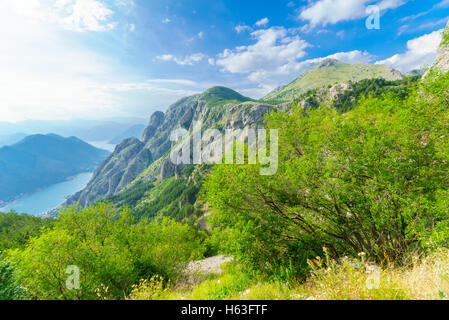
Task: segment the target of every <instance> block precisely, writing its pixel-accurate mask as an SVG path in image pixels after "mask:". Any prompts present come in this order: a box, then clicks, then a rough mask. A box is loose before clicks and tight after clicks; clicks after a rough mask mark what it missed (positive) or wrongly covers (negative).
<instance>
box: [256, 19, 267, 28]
mask: <svg viewBox="0 0 449 320" xmlns="http://www.w3.org/2000/svg"><path fill="white" fill-rule="evenodd" d="M269 22H270V20H269V19H268V18H263V19H260V20H259V21H257V22H256V26H258V27H264V26H266V25H267V24H268V23H269Z"/></svg>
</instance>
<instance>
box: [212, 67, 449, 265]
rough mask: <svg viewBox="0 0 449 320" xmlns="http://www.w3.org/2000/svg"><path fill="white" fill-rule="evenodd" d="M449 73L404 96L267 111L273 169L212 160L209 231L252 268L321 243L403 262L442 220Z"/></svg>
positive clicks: (339, 252) (447, 181)
mask: <svg viewBox="0 0 449 320" xmlns="http://www.w3.org/2000/svg"><path fill="white" fill-rule="evenodd" d="M448 79H449V75H448V74H445V75H434V76H433V77H432V78H428V79H427V80H426V81H425V82H424V83H422V84H420V85H419V86H415V87H414V88H413V90H412V91H411V93H410V94H409V95H408V97H407V98H405V99H404V98H403V96H402V95H396V94H394V93H389V94H386V95H383V96H382V97H380V98H373V97H369V98H364V99H361V101H360V102H359V103H358V105H357V107H356V108H355V109H354V110H352V111H351V112H348V113H346V114H340V113H337V112H336V111H334V110H331V109H329V108H327V107H325V106H322V107H321V108H319V109H316V110H309V111H307V114H306V115H305V116H304V110H303V109H302V108H300V107H298V106H296V107H293V108H292V110H291V111H290V112H281V111H279V112H275V113H273V114H271V115H270V116H268V118H267V126H268V128H271V129H279V137H280V141H279V170H278V173H277V174H276V175H275V176H273V177H267V176H260V175H259V174H258V172H259V171H258V165H244V166H217V167H216V168H215V170H214V171H213V173H212V175H211V176H210V177H209V179H208V180H207V182H206V183H205V189H206V199H207V201H208V202H209V204H210V206H211V208H212V210H213V212H214V216H213V223H214V225H215V227H216V232H217V235H216V237H218V238H220V239H226V237H229V238H230V239H231V240H230V241H228V242H226V244H227V245H229V246H230V249H229V250H231V251H233V252H234V253H235V254H236V256H237V257H240V258H241V259H244V260H245V261H247V262H248V263H253V264H254V263H256V264H257V266H258V267H260V266H262V265H263V264H264V261H265V263H266V262H270V263H272V261H276V260H279V261H289V260H291V259H292V258H295V257H296V258H297V257H298V254H299V253H298V252H300V253H304V252H305V251H304V248H307V249H308V250H309V251H310V252H309V254H310V256H311V255H312V254H315V253H316V252H317V251H318V250H319V248H320V247H323V246H325V247H327V248H328V249H329V250H330V252H331V253H332V254H333V255H334V256H343V255H356V254H357V253H360V252H365V253H367V254H368V255H369V257H370V258H371V259H373V260H375V261H378V262H381V261H385V260H389V261H395V262H401V261H403V259H404V258H407V256H408V254H409V253H410V251H412V250H413V249H415V248H417V247H420V246H421V245H422V243H423V240H426V239H427V238H428V236H429V235H430V234H432V232H433V231H434V229H435V226H437V225H441V226H443V223H444V221H446V223H447V220H448V217H447V213H446V211H445V210H444V209H443V208H444V206H443V205H439V204H441V201H442V200H441V199H444V198H445V197H447V191H446V190H447V189H448V187H449V176H448V175H447V172H448V171H449V159H448V153H447V150H448V149H447V147H448V146H449V145H448V143H449V132H448V130H449V126H448V115H449V112H448V111H449V104H448V102H449V93H448V89H447V88H448V87H449V86H448V84H449V82H448Z"/></svg>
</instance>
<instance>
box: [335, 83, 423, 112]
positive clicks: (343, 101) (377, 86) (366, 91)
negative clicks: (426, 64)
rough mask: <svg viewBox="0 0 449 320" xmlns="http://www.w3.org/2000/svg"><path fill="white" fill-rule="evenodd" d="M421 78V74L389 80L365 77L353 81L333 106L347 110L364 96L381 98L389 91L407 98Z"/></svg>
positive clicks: (339, 109)
mask: <svg viewBox="0 0 449 320" xmlns="http://www.w3.org/2000/svg"><path fill="white" fill-rule="evenodd" d="M420 79H421V77H420V76H415V77H411V78H408V79H404V80H396V81H388V80H385V79H382V78H381V79H365V80H362V81H359V82H356V83H351V86H352V89H351V90H347V91H345V92H343V94H342V95H341V96H339V97H338V98H337V99H336V101H334V102H333V107H334V108H335V109H337V110H338V111H340V112H347V111H350V110H351V109H353V108H354V107H355V106H356V105H357V104H358V102H359V101H360V99H361V98H363V97H368V96H372V97H374V98H381V97H382V96H383V95H385V94H388V93H394V94H396V95H397V96H398V97H399V98H401V99H405V98H406V96H407V95H408V93H409V91H410V87H411V86H412V85H413V83H416V82H417V81H419V80H420Z"/></svg>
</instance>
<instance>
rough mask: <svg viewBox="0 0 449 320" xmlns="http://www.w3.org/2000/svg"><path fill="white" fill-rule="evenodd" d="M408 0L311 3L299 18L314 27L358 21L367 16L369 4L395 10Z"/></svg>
mask: <svg viewBox="0 0 449 320" xmlns="http://www.w3.org/2000/svg"><path fill="white" fill-rule="evenodd" d="M406 1H407V0H382V1H379V2H377V3H373V1H372V0H319V1H315V2H313V3H311V4H310V5H309V6H308V7H307V8H306V9H304V10H303V11H302V12H301V13H300V15H299V17H300V18H301V19H303V20H306V21H308V22H309V23H310V24H311V25H312V26H317V25H323V26H326V25H328V24H336V23H338V22H340V21H349V20H357V19H360V18H363V17H366V16H367V13H366V8H367V6H368V5H369V4H376V5H378V6H379V7H380V9H381V10H388V9H395V8H397V7H399V6H401V5H403V4H404V3H406Z"/></svg>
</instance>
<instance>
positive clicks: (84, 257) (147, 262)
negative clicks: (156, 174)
mask: <svg viewBox="0 0 449 320" xmlns="http://www.w3.org/2000/svg"><path fill="white" fill-rule="evenodd" d="M204 250H205V249H204V248H203V246H202V245H201V239H200V237H199V236H198V234H197V232H196V230H194V229H191V228H190V227H188V226H184V225H181V224H178V223H176V222H174V221H172V220H168V219H165V220H162V221H160V222H155V223H149V222H147V221H141V222H139V223H137V224H135V223H133V220H132V218H131V215H130V211H129V210H128V209H127V208H123V209H120V210H119V209H117V208H115V207H113V206H112V205H110V204H107V203H99V204H95V205H93V206H91V207H89V208H86V209H82V208H80V207H78V206H72V207H69V208H67V209H64V210H63V212H61V215H60V218H59V219H58V220H57V221H56V223H55V225H54V228H53V229H47V230H46V231H44V232H43V234H42V235H41V236H40V237H36V238H33V239H32V240H31V241H30V242H29V244H28V245H27V246H26V247H25V249H23V250H20V249H17V250H14V251H11V252H10V253H9V257H10V260H11V263H12V264H13V266H14V267H15V268H16V269H17V275H18V279H19V281H20V282H21V283H22V284H23V286H24V287H25V288H26V290H27V294H28V295H29V296H30V297H31V298H33V299H97V298H99V297H107V298H110V299H120V298H123V297H125V296H126V295H128V294H129V292H130V290H131V289H132V285H133V284H137V283H139V281H140V280H141V279H149V278H151V277H152V276H154V275H160V276H162V277H164V278H165V279H167V280H168V279H169V278H172V277H175V276H176V275H177V274H178V272H179V270H180V269H182V268H183V267H184V266H185V264H186V263H187V262H188V261H189V260H190V259H197V258H201V257H202V255H203V252H204ZM72 266H73V267H72ZM72 270H79V285H80V287H79V289H78V288H75V289H73V288H69V287H68V286H67V283H66V282H67V280H68V279H69V277H70V276H71V275H72ZM75 276H76V275H75Z"/></svg>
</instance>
